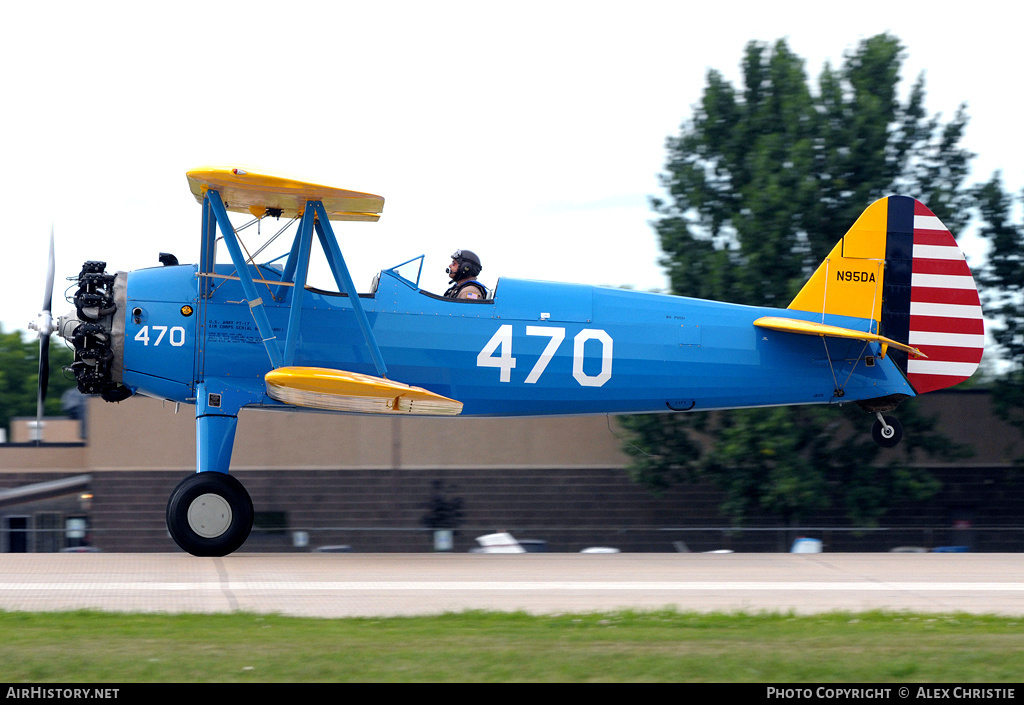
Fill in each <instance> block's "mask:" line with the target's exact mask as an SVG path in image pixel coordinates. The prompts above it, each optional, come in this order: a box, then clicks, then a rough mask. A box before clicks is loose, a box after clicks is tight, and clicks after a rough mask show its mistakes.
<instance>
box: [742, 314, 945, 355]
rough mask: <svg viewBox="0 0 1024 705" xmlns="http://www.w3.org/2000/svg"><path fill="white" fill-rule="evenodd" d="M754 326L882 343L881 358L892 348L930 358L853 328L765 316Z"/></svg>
mask: <svg viewBox="0 0 1024 705" xmlns="http://www.w3.org/2000/svg"><path fill="white" fill-rule="evenodd" d="M754 325H755V326H758V327H759V328H770V329H771V330H778V331H782V332H784V333H799V334H801V335H820V336H826V335H827V336H830V337H832V338H848V339H851V340H865V341H868V342H874V343H881V344H882V351H881V357H882V358H884V357H885V353H886V351H887V349H888V348H889V347H890V346H892V347H894V348H896V349H897V350H902V351H903V352H905V353H909V354H910V355H913V356H914V357H928V356H927V355H925V354H924V353H922V352H921V351H920V350H918V349H917V348H912V347H910V346H909V345H904V344H903V343H899V342H897V341H895V340H891V339H890V338H886V337H885V336H883V335H875V334H874V333H865V332H863V331H859V330H853V329H852V328H841V327H839V326H830V325H826V324H824V323H815V322H814V321H801V320H797V319H794V318H778V317H775V316H763V317H761V318H758V319H757V320H756V321H754Z"/></svg>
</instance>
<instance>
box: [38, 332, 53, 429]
mask: <svg viewBox="0 0 1024 705" xmlns="http://www.w3.org/2000/svg"><path fill="white" fill-rule="evenodd" d="M49 385H50V336H49V335H45V336H40V337H39V391H38V393H37V394H36V422H37V423H41V422H42V420H43V404H45V403H46V389H47V387H49Z"/></svg>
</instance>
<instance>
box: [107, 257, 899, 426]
mask: <svg viewBox="0 0 1024 705" xmlns="http://www.w3.org/2000/svg"><path fill="white" fill-rule="evenodd" d="M251 271H252V276H253V278H254V279H255V280H256V281H257V282H258V286H259V288H260V293H261V305H263V306H264V307H265V310H266V311H267V314H268V317H269V320H270V322H271V324H272V326H273V331H274V334H275V335H276V336H277V341H278V342H277V343H272V344H280V345H283V341H284V339H285V336H286V331H287V330H288V326H289V321H290V320H292V321H294V320H296V318H295V317H294V316H293V317H291V319H290V317H289V316H290V302H291V296H292V292H291V290H290V289H288V288H287V287H284V288H282V289H278V287H276V286H275V285H273V284H271V283H269V282H272V281H275V280H277V279H279V274H278V272H277V271H276V270H275V269H272V268H267V267H260V268H259V269H257V268H255V267H254V268H252V270H251ZM217 273H218V274H219V275H221V277H220V278H216V279H214V280H213V284H214V287H213V289H214V290H213V293H212V295H211V296H208V297H200V296H199V283H198V282H199V278H198V277H197V268H196V267H195V266H192V265H182V266H170V267H157V268H153V269H143V270H137V271H134V272H131V273H127V274H125V273H120V274H118V275H117V276H118V278H119V279H118V286H117V287H116V289H117V291H118V292H119V294H118V298H119V299H120V300H119V301H118V310H117V312H116V313H115V314H114V315H113V318H114V320H113V321H112V323H111V329H112V333H113V335H114V336H115V337H118V338H119V340H117V341H116V342H115V345H114V346H113V349H114V352H115V355H116V356H117V361H116V364H115V365H114V370H115V375H116V377H117V378H116V379H115V381H116V382H119V383H121V384H123V385H125V386H126V387H128V388H129V389H130V390H132V391H133V392H136V393H141V394H145V395H148V396H153V397H157V398H163V399H168V400H171V401H176V402H193V401H194V400H195V398H196V393H197V385H199V384H200V383H201V382H204V381H210V380H216V381H217V383H218V384H220V385H225V384H227V385H230V386H232V387H237V388H239V389H244V390H248V392H247V394H248V397H247V399H246V402H245V404H244V405H245V406H265V407H280V406H281V404H280V403H279V402H277V401H274V400H272V399H270V398H269V397H267V396H266V395H265V393H263V392H262V391H261V390H263V389H264V386H263V376H264V375H265V374H266V373H267V372H268V371H270V369H271V367H272V366H271V363H270V359H269V357H268V354H267V350H266V347H265V341H264V340H263V339H262V336H261V335H260V333H259V332H258V330H257V326H256V325H255V323H254V321H253V317H252V315H251V314H250V311H249V308H250V306H249V303H248V302H247V301H246V299H245V296H244V295H243V292H242V289H241V287H240V285H239V282H238V281H237V279H234V278H231V275H232V269H231V267H230V266H218V269H217ZM275 293H277V294H279V295H280V296H281V298H282V300H280V301H277V300H275V299H274V297H273V294H275ZM360 302H361V304H362V308H363V309H364V310H365V312H366V316H367V319H368V320H369V323H370V327H371V329H372V332H373V336H374V338H375V339H376V342H377V345H378V346H379V349H380V352H381V354H382V357H383V359H384V361H385V362H386V365H387V376H388V378H390V379H392V380H395V381H399V382H403V383H405V384H410V385H415V386H420V387H424V388H426V389H428V390H430V391H433V392H436V393H438V394H441V395H443V396H446V397H450V398H452V399H457V400H458V401H461V402H462V403H463V404H464V407H463V415H470V416H518V415H545V414H590V413H612V414H619V413H646V412H666V411H690V410H693V411H701V410H712V409H724V408H738V407H751V406H766V405H784V404H815V403H818V404H821V403H833V402H846V401H856V400H863V399H872V398H876V397H885V396H888V395H892V394H905V395H908V396H913V395H914V392H913V390H912V389H911V388H910V386H909V385H908V384H907V382H906V380H905V378H904V377H903V375H902V373H901V372H900V371H899V369H898V368H897V367H896V366H895V365H894V364H893V363H892V361H891V360H890V359H882V358H880V357H879V351H878V349H877V346H876V345H873V344H866V343H864V342H862V341H841V340H834V339H832V340H828V341H827V346H826V344H825V343H824V342H823V341H824V339H822V338H819V337H815V336H802V335H792V334H787V333H782V332H777V331H771V330H765V329H762V328H757V327H755V326H754V325H753V321H754V320H756V319H757V318H759V317H761V316H768V315H778V314H779V313H780V311H779V310H777V309H771V308H762V307H749V306H739V305H734V304H727V303H719V302H712V301H703V300H697V299H690V298H685V297H677V296H669V295H663V294H653V293H646V292H636V291H627V290H620V289H612V288H602V287H593V286H585V285H575V284H558V283H550V282H538V281H529V280H520V279H501V280H499V282H498V285H497V286H496V288H495V293H494V296H493V298H492V299H489V300H487V301H482V302H473V301H455V300H451V299H444V298H441V297H438V296H436V295H433V294H429V293H427V292H424V291H422V290H420V289H418V288H417V286H416V285H415V284H414V283H413V282H411V281H408V280H406V279H404V278H402V277H401V276H400V275H399V274H397V273H396V272H395V271H392V270H385V271H383V272H382V273H381V275H380V276H379V282H378V283H377V285H376V287H375V290H374V291H373V292H371V293H368V294H360ZM785 315H787V316H790V317H802V318H806V319H807V320H822V316H821V315H820V314H810V313H806V312H799V311H796V312H794V311H785ZM825 322H827V323H831V324H834V325H840V326H845V327H849V328H854V329H861V330H866V329H868V328H869V324H870V322H869V321H865V320H862V319H851V318H847V317H837V316H829V317H826V319H825ZM298 325H300V326H301V328H300V334H299V336H298V338H297V344H296V345H295V348H294V355H293V359H291V360H290V361H289V364H293V365H297V366H310V367H325V368H332V369H342V370H347V371H351V372H360V373H365V374H376V372H375V368H374V362H373V359H372V357H371V354H370V350H369V348H368V346H367V343H366V339H365V337H364V335H363V333H362V331H361V329H360V327H359V325H358V322H357V320H356V315H355V312H354V309H353V306H352V304H351V302H350V300H349V297H348V296H346V295H343V294H337V293H329V292H323V291H319V290H315V289H307V290H306V292H305V295H304V301H303V306H302V309H301V315H300V316H298ZM837 388H839V389H842V390H843V391H842V395H841V396H838V395H836V393H835V392H836V390H837Z"/></svg>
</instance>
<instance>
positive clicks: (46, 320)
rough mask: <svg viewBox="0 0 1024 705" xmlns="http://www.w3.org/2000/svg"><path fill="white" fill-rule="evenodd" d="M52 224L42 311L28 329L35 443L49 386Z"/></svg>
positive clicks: (41, 432) (51, 329) (38, 438)
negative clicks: (35, 376) (35, 361)
mask: <svg viewBox="0 0 1024 705" xmlns="http://www.w3.org/2000/svg"><path fill="white" fill-rule="evenodd" d="M54 269H55V266H54V256H53V224H51V225H50V255H49V258H48V261H47V263H46V290H45V291H44V292H43V310H42V312H41V313H40V314H39V316H38V318H37V320H36V322H35V323H34V324H33V323H30V324H29V328H32V329H33V330H36V331H38V332H39V385H38V389H37V391H36V442H37V443H39V442H40V441H42V440H43V407H44V405H45V404H46V389H47V387H49V386H50V334H51V333H53V316H52V314H51V310H50V309H51V308H52V305H53V272H54Z"/></svg>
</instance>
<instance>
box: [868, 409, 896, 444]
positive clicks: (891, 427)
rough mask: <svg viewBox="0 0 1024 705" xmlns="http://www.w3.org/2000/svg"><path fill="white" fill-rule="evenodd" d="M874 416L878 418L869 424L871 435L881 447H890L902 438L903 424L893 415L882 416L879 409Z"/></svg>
mask: <svg viewBox="0 0 1024 705" xmlns="http://www.w3.org/2000/svg"><path fill="white" fill-rule="evenodd" d="M875 416H876V417H877V418H878V420H877V421H875V423H874V425H872V426H871V437H872V438H874V439H875V443H877V444H878V445H880V446H882V447H883V448H892V447H893V446H895V445H896V444H897V443H899V442H900V440H901V439H902V438H903V424H901V423H900V420H899V419H897V418H896V417H895V416H882V412H881V411H876V412H875Z"/></svg>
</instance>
